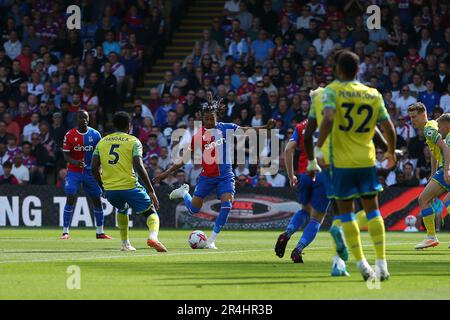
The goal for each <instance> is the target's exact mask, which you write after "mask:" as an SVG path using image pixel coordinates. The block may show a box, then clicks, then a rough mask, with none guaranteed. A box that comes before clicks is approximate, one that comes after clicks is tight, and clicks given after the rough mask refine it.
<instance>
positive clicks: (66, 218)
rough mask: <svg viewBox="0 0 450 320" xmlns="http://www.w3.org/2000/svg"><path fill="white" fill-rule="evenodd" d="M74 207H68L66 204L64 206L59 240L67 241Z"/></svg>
mask: <svg viewBox="0 0 450 320" xmlns="http://www.w3.org/2000/svg"><path fill="white" fill-rule="evenodd" d="M74 207H75V206H74V205H69V204H67V203H66V205H65V206H64V214H63V233H62V236H61V237H60V239H61V240H68V239H69V238H70V237H69V226H70V223H71V221H72V215H73V209H74Z"/></svg>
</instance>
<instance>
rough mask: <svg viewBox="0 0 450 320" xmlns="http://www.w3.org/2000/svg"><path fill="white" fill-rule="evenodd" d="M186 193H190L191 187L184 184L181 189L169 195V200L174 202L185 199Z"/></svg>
mask: <svg viewBox="0 0 450 320" xmlns="http://www.w3.org/2000/svg"><path fill="white" fill-rule="evenodd" d="M186 193H189V185H188V184H186V183H185V184H183V185H182V186H181V187H179V188H177V189H175V190H173V191H172V192H171V193H170V194H169V199H170V200H174V199H180V198H184V196H185V195H186Z"/></svg>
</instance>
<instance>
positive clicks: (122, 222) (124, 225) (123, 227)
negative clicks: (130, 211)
mask: <svg viewBox="0 0 450 320" xmlns="http://www.w3.org/2000/svg"><path fill="white" fill-rule="evenodd" d="M116 218H117V227H118V228H119V232H120V240H122V242H123V241H127V240H128V222H129V218H128V215H127V214H126V213H120V212H117V214H116Z"/></svg>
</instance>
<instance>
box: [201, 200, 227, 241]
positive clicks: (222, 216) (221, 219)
mask: <svg viewBox="0 0 450 320" xmlns="http://www.w3.org/2000/svg"><path fill="white" fill-rule="evenodd" d="M231 206H232V204H231V201H222V204H221V205H220V213H219V216H218V217H217V219H216V222H215V223H214V228H213V231H212V232H211V236H210V237H209V238H208V240H207V242H206V247H205V248H206V249H217V247H216V244H215V241H216V237H217V235H218V234H219V232H220V230H221V229H222V227H223V226H224V225H225V223H226V222H227V219H228V214H229V213H230V210H231Z"/></svg>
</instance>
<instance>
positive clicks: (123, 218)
mask: <svg viewBox="0 0 450 320" xmlns="http://www.w3.org/2000/svg"><path fill="white" fill-rule="evenodd" d="M127 210H128V208H126V209H125V210H122V211H121V212H120V211H119V210H117V214H116V218H117V227H118V228H119V233H120V240H121V241H122V248H121V251H136V248H135V247H133V246H132V245H131V243H130V240H129V239H128V223H129V218H128V214H127V213H126V212H127Z"/></svg>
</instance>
